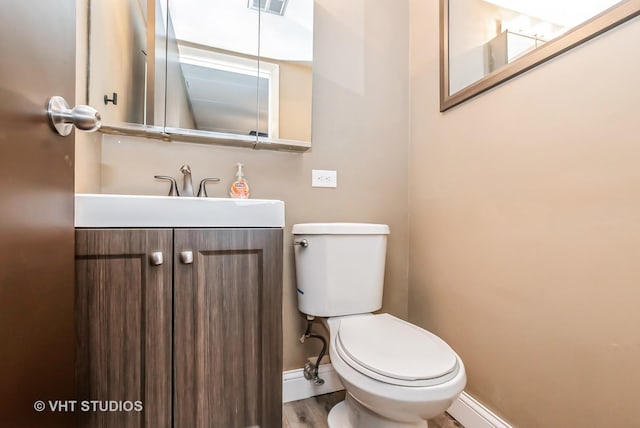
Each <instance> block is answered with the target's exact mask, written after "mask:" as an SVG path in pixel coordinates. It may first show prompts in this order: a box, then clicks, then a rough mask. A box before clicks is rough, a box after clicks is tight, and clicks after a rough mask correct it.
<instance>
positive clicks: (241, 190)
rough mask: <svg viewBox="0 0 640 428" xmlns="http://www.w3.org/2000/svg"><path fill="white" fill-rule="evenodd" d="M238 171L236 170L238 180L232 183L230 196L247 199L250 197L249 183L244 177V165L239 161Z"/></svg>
mask: <svg viewBox="0 0 640 428" xmlns="http://www.w3.org/2000/svg"><path fill="white" fill-rule="evenodd" d="M236 166H237V167H238V171H237V172H236V181H234V182H233V183H232V184H231V190H230V191H229V196H231V197H232V198H240V199H247V198H249V194H250V192H249V183H247V180H245V178H244V174H243V173H242V167H243V165H242V164H241V163H237V164H236Z"/></svg>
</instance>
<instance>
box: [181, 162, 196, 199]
mask: <svg viewBox="0 0 640 428" xmlns="http://www.w3.org/2000/svg"><path fill="white" fill-rule="evenodd" d="M180 172H181V173H182V174H183V175H184V177H182V192H180V195H181V196H193V182H192V181H191V168H190V167H189V165H182V167H180Z"/></svg>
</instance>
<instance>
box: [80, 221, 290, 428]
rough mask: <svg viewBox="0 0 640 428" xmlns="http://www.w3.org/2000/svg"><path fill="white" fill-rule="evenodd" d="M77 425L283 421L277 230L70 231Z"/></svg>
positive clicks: (225, 427) (227, 426)
mask: <svg viewBox="0 0 640 428" xmlns="http://www.w3.org/2000/svg"><path fill="white" fill-rule="evenodd" d="M76 324H77V357H76V360H77V363H76V377H77V391H78V400H79V401H81V400H101V401H107V400H111V401H118V402H121V401H131V402H136V401H140V402H142V406H143V411H109V412H100V411H91V412H78V418H79V422H80V424H79V425H80V426H82V427H93V426H100V427H118V428H121V427H149V428H156V427H176V428H178V427H182V428H196V427H203V428H205V427H206V428H210V427H221V428H233V427H247V426H259V427H263V428H267V427H269V428H271V427H278V426H280V425H281V423H282V229H280V228H246V229H244V228H233V229H225V228H220V229H200V228H198V229H177V228H176V229H171V228H166V229H164V228H163V229H76Z"/></svg>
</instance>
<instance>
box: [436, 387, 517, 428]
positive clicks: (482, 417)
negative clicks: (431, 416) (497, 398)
mask: <svg viewBox="0 0 640 428" xmlns="http://www.w3.org/2000/svg"><path fill="white" fill-rule="evenodd" d="M447 412H448V413H449V414H450V415H451V416H453V417H454V418H455V419H456V420H457V421H458V422H460V423H461V424H462V425H463V426H464V427H465V428H512V427H511V425H509V424H508V423H507V422H505V421H504V420H502V419H501V418H500V417H499V416H498V415H496V414H495V413H493V412H492V411H491V410H490V409H488V408H487V407H485V406H484V405H483V404H482V403H480V402H479V401H478V400H476V399H475V398H473V397H472V396H471V395H469V394H467V393H466V392H464V391H462V394H460V396H459V397H458V398H457V399H456V401H454V402H453V404H452V405H451V407H449V409H448V410H447Z"/></svg>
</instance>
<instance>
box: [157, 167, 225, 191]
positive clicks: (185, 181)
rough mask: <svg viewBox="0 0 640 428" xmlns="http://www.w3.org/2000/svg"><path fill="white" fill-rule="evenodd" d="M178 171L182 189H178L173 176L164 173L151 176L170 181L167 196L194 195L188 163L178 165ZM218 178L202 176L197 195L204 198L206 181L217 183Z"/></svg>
mask: <svg viewBox="0 0 640 428" xmlns="http://www.w3.org/2000/svg"><path fill="white" fill-rule="evenodd" d="M180 172H181V173H182V174H183V177H182V190H181V191H180V192H179V191H178V184H177V183H176V180H175V179H174V178H173V177H168V176H166V175H154V176H153V178H155V179H157V180H167V181H169V182H170V183H171V187H170V188H169V196H194V194H193V182H192V181H191V168H190V167H189V165H182V166H181V167H180ZM219 182H220V179H219V178H203V179H202V181H201V182H200V188H199V189H198V197H200V198H206V197H208V196H209V195H207V183H219Z"/></svg>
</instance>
